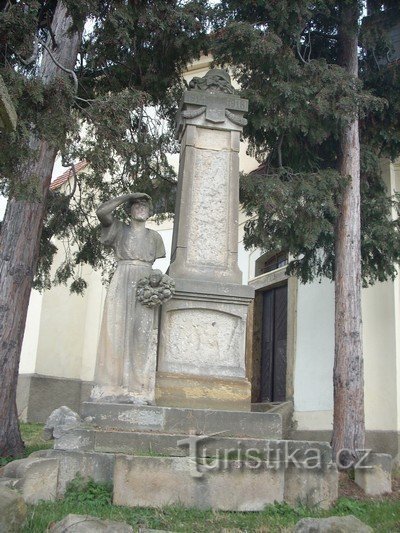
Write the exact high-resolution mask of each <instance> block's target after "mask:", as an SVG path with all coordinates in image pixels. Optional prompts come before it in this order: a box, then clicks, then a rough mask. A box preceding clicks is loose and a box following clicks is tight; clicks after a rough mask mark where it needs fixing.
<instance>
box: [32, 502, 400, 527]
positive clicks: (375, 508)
mask: <svg viewBox="0 0 400 533" xmlns="http://www.w3.org/2000/svg"><path fill="white" fill-rule="evenodd" d="M69 513H74V514H88V515H92V516H97V517H99V518H103V519H109V520H117V521H122V522H126V523H128V524H130V525H131V526H133V528H134V530H137V529H138V528H149V529H164V530H167V531H168V530H169V531H179V532H181V531H182V532H195V533H203V532H204V533H206V532H210V531H222V530H224V529H228V530H229V529H230V530H236V531H238V530H239V531H243V532H247V531H259V532H261V531H262V532H283V531H285V530H288V529H290V528H292V527H293V526H294V525H295V524H296V523H297V522H298V521H299V520H301V519H302V518H305V517H316V518H322V517H326V516H332V515H348V514H353V515H355V516H356V517H357V518H359V519H360V520H362V521H363V522H365V523H366V524H368V525H370V526H371V527H373V528H374V530H375V531H379V533H392V532H395V531H399V530H400V504H399V503H398V502H390V501H388V502H358V501H357V502H356V501H354V500H347V499H341V500H339V501H338V503H337V505H336V506H335V507H333V508H332V509H331V510H330V511H322V510H317V509H308V508H306V507H297V508H291V507H289V506H288V505H286V504H275V505H270V506H268V507H267V508H266V509H265V510H264V511H261V512H252V513H244V512H243V513H240V512H222V511H198V510H194V509H184V508H181V507H165V508H163V509H147V508H146V509H145V508H134V509H131V508H127V507H117V506H115V505H111V504H104V503H100V502H97V501H86V502H76V501H72V500H71V499H66V500H60V501H57V502H42V503H40V504H38V505H36V506H34V507H30V511H29V518H28V521H27V523H26V525H25V528H24V530H23V531H24V532H26V533H28V532H29V533H41V532H44V531H46V528H47V527H48V526H49V524H51V523H52V522H56V521H58V520H61V519H62V518H63V517H64V516H66V515H67V514H69Z"/></svg>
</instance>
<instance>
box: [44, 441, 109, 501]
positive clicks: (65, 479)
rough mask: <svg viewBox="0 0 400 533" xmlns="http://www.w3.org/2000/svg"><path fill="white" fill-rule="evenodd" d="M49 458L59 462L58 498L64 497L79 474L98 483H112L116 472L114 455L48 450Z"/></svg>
mask: <svg viewBox="0 0 400 533" xmlns="http://www.w3.org/2000/svg"><path fill="white" fill-rule="evenodd" d="M47 456H48V457H52V458H55V459H57V461H58V462H59V465H60V466H59V472H58V483H57V496H62V495H63V494H64V493H65V489H66V488H67V485H68V483H69V482H70V481H72V480H73V479H74V478H75V477H76V475H77V474H79V475H81V476H82V477H83V478H86V479H88V478H92V479H94V481H96V482H101V483H104V482H107V483H111V482H112V480H113V471H114V459H115V456H114V454H111V453H107V454H105V453H91V452H74V451H63V450H48V452H47Z"/></svg>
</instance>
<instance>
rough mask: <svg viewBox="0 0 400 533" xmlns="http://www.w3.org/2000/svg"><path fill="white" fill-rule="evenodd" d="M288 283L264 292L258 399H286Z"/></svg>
mask: <svg viewBox="0 0 400 533" xmlns="http://www.w3.org/2000/svg"><path fill="white" fill-rule="evenodd" d="M286 345H287V283H286V284H284V285H280V286H278V287H274V288H272V289H269V290H267V291H265V292H264V293H263V310H262V341H261V376H260V378H261V379H260V401H262V402H266V401H268V402H281V401H284V400H285V399H286V360H287V357H286Z"/></svg>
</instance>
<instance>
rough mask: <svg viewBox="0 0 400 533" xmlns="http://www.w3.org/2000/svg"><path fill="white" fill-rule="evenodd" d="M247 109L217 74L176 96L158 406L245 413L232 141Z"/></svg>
mask: <svg viewBox="0 0 400 533" xmlns="http://www.w3.org/2000/svg"><path fill="white" fill-rule="evenodd" d="M247 108H248V101H247V100H244V99H242V98H239V97H237V96H235V94H234V89H233V87H232V85H231V82H230V78H229V75H228V73H227V72H226V71H224V70H219V69H213V70H210V71H209V72H208V73H207V74H206V75H205V76H204V78H194V79H193V80H192V81H191V82H190V85H189V90H188V91H186V92H185V93H184V94H183V98H182V103H181V107H180V110H179V113H178V121H177V122H178V124H177V135H178V139H179V140H180V142H181V155H180V164H179V178H178V192H177V205H176V211H175V212H176V218H175V225H174V234H173V242H172V254H171V265H170V270H169V275H170V276H171V277H172V278H174V280H175V283H176V293H175V295H174V297H173V299H172V300H170V301H169V302H168V303H166V304H165V305H164V306H163V309H162V315H161V327H160V338H159V350H158V371H157V376H156V402H157V404H158V405H169V406H177V407H193V408H196V407H198V408H212V409H227V410H248V409H249V408H250V384H249V382H248V380H247V379H246V372H245V335H246V318H247V308H248V305H249V303H250V302H251V300H252V298H253V296H254V290H253V289H252V288H250V287H249V286H247V285H242V274H241V272H240V270H239V267H238V264H237V254H238V252H237V250H238V215H239V145H240V134H241V131H242V128H243V125H244V124H245V123H246V121H245V119H244V118H243V115H244V113H245V111H247Z"/></svg>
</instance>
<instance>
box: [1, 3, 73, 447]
mask: <svg viewBox="0 0 400 533" xmlns="http://www.w3.org/2000/svg"><path fill="white" fill-rule="evenodd" d="M71 25H72V18H71V17H70V16H69V15H68V14H67V9H66V7H65V5H64V4H63V3H62V2H58V4H57V7H56V10H55V13H54V17H53V22H52V30H53V34H54V38H55V43H56V48H54V49H53V51H52V55H53V57H54V58H55V59H56V61H57V62H58V63H60V64H61V65H63V66H64V67H65V68H67V69H73V68H74V66H75V63H76V59H77V54H78V50H79V46H80V42H81V33H80V32H79V31H73V32H69V31H68V30H69V29H70V27H71ZM39 76H40V78H41V79H42V81H43V83H44V84H50V83H51V82H53V81H54V80H55V78H57V77H60V76H63V77H65V76H68V74H67V73H66V72H64V71H63V70H61V69H60V68H59V67H58V66H57V65H56V64H55V62H54V61H53V60H52V59H51V57H50V54H49V53H48V52H47V51H44V53H43V59H42V62H41V67H40V72H39ZM55 119H56V118H55ZM30 148H32V149H33V150H34V152H33V153H34V154H35V155H34V157H32V159H31V160H30V161H29V162H28V163H27V164H26V165H25V167H24V168H23V169H21V182H22V183H23V182H27V183H29V182H31V181H32V180H33V179H35V180H37V182H38V188H37V189H38V190H37V195H36V194H35V197H34V198H22V197H20V196H19V197H17V196H15V197H12V198H9V201H8V204H7V209H6V213H5V217H4V221H3V225H2V229H1V241H0V456H2V457H6V456H14V457H15V456H19V455H21V454H22V453H23V451H24V444H23V442H22V439H21V435H20V431H19V424H18V413H17V406H16V389H17V380H18V367H19V360H20V353H21V347H22V341H23V336H24V329H25V322H26V315H27V311H28V304H29V296H30V292H31V287H32V281H33V276H34V273H35V269H36V264H37V259H38V254H39V243H40V236H41V232H42V225H43V219H44V215H45V211H46V200H47V194H48V190H49V186H50V181H51V174H52V170H53V166H54V161H55V158H56V155H57V147H56V146H52V145H50V144H49V142H48V141H46V140H44V139H41V138H38V137H37V135H35V134H34V133H33V134H32V135H31V138H30Z"/></svg>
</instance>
